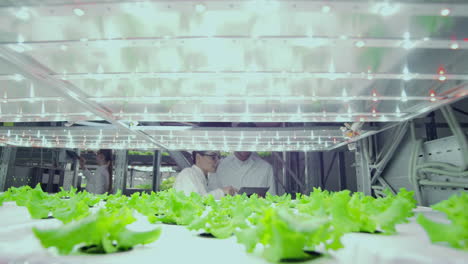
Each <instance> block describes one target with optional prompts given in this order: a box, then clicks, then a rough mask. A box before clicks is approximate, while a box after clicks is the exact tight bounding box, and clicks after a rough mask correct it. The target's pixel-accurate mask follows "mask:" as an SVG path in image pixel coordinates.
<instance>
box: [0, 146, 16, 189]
mask: <svg viewBox="0 0 468 264" xmlns="http://www.w3.org/2000/svg"><path fill="white" fill-rule="evenodd" d="M16 150H17V149H16V147H3V148H2V158H1V163H0V191H2V192H3V191H6V189H5V187H6V180H7V176H8V172H9V171H10V170H11V169H12V168H13V167H14V164H15V158H16Z"/></svg>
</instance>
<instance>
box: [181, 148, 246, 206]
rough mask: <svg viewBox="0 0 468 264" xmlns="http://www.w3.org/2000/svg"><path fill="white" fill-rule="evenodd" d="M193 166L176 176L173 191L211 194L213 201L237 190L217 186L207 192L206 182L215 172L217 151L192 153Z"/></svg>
mask: <svg viewBox="0 0 468 264" xmlns="http://www.w3.org/2000/svg"><path fill="white" fill-rule="evenodd" d="M192 157H193V160H194V165H193V166H192V167H190V168H185V169H183V170H182V171H181V172H180V173H179V174H178V175H177V176H176V180H175V183H174V189H176V190H178V191H183V192H184V193H185V194H186V195H190V193H192V192H195V193H198V194H200V195H202V196H205V195H208V194H211V195H213V196H214V198H215V199H220V198H221V197H223V196H225V195H234V194H236V192H237V190H236V189H235V188H233V187H232V186H219V187H216V188H214V189H212V190H210V191H209V190H208V180H209V178H210V177H211V176H212V173H214V172H215V171H216V168H217V166H218V161H219V157H220V154H219V152H217V151H193V152H192Z"/></svg>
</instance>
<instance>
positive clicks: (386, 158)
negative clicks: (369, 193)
mask: <svg viewBox="0 0 468 264" xmlns="http://www.w3.org/2000/svg"><path fill="white" fill-rule="evenodd" d="M408 124H409V123H408V122H404V123H403V124H401V125H400V126H399V127H398V128H397V129H396V133H399V134H398V135H397V137H396V138H395V140H394V141H393V142H391V145H390V148H389V149H388V152H387V153H385V155H384V157H383V158H382V161H379V164H378V166H377V167H376V170H375V172H374V174H373V175H372V177H371V185H372V184H374V183H375V182H376V181H377V179H379V177H380V175H382V172H383V171H384V169H385V167H386V166H387V164H388V162H389V161H390V159H391V157H392V156H393V154H394V153H395V151H396V149H397V148H398V146H399V145H400V143H401V141H402V140H403V138H404V136H405V135H406V131H407V130H408ZM367 162H369V161H367Z"/></svg>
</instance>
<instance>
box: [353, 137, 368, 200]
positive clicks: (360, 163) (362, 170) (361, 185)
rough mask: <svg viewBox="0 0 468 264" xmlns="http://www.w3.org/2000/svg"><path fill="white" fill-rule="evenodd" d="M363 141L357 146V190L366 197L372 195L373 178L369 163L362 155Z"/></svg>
mask: <svg viewBox="0 0 468 264" xmlns="http://www.w3.org/2000/svg"><path fill="white" fill-rule="evenodd" d="M362 145H363V144H362V140H361V141H359V142H357V144H356V154H355V155H356V177H357V179H356V180H357V190H358V191H360V192H363V193H364V194H365V195H371V194H372V193H371V176H370V170H369V161H368V160H367V159H366V157H365V155H363V153H362V151H363V150H362V147H363V146H362Z"/></svg>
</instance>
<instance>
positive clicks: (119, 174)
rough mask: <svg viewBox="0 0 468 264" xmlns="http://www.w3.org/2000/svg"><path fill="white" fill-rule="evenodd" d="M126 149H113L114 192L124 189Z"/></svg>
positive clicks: (126, 161)
mask: <svg viewBox="0 0 468 264" xmlns="http://www.w3.org/2000/svg"><path fill="white" fill-rule="evenodd" d="M127 163H128V160H127V150H126V149H119V150H116V151H115V187H114V190H115V192H116V191H117V190H121V191H122V192H123V191H124V190H125V187H126V181H127Z"/></svg>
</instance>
